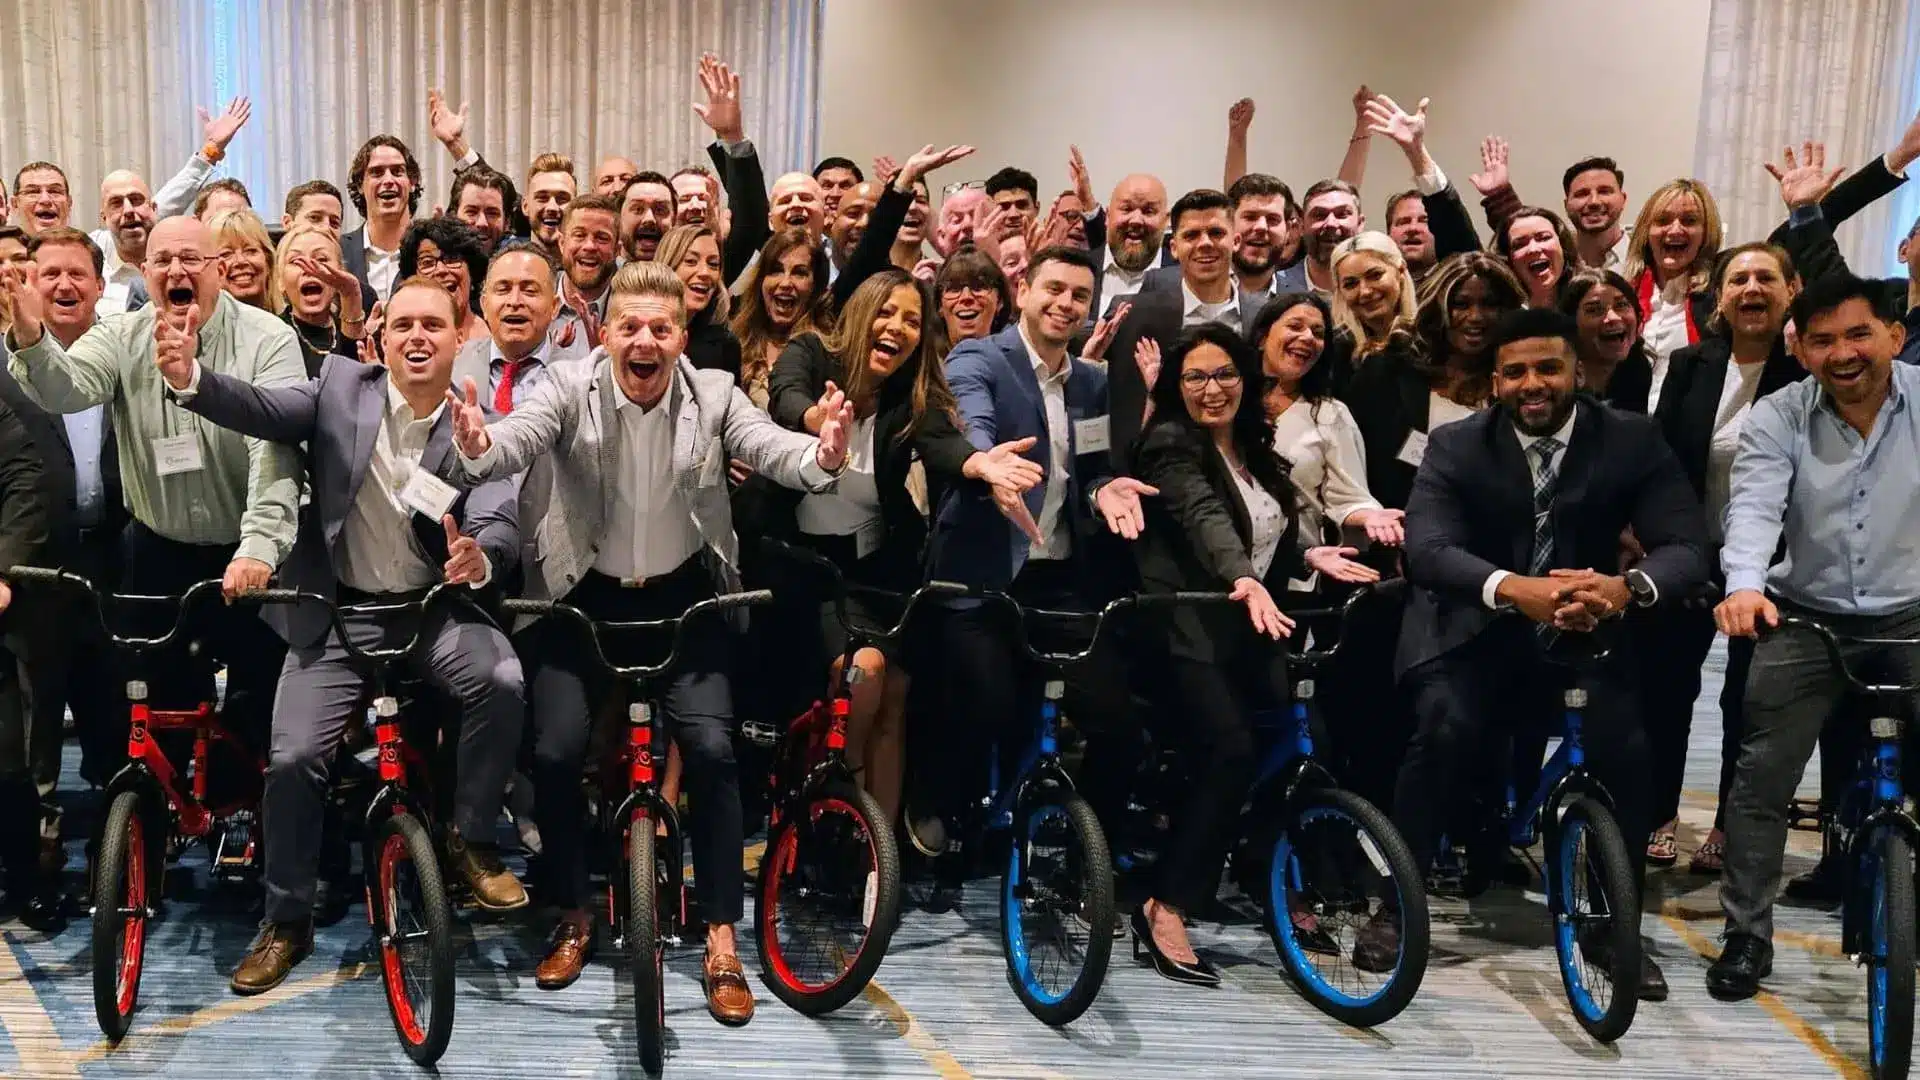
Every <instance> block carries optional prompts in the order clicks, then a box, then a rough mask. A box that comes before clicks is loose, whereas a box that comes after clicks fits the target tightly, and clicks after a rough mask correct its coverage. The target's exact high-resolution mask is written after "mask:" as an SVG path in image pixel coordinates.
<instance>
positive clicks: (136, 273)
mask: <svg viewBox="0 0 1920 1080" xmlns="http://www.w3.org/2000/svg"><path fill="white" fill-rule="evenodd" d="M94 231H95V232H98V233H102V234H105V233H106V230H105V229H96V230H94ZM96 243H100V250H101V252H103V253H104V254H105V261H104V262H103V264H102V267H101V270H100V276H101V278H102V279H103V280H104V281H105V282H106V285H105V286H104V287H103V288H102V289H101V290H100V298H99V299H98V300H95V301H94V302H93V319H94V321H95V322H99V321H100V320H101V319H104V318H106V317H107V316H109V315H119V314H121V313H123V312H125V311H126V310H127V294H128V293H130V292H132V291H133V285H134V283H135V282H137V281H139V280H140V266H139V264H137V263H130V262H126V261H124V260H122V259H121V258H120V249H119V248H117V247H115V246H114V243H113V237H112V235H110V234H109V235H106V236H105V239H104V242H100V240H99V239H98V238H96Z"/></svg>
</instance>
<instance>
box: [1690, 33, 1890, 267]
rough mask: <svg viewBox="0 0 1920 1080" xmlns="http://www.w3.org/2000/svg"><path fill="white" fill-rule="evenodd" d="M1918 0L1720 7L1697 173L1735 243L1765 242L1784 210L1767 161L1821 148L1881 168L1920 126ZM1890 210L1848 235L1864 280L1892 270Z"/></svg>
mask: <svg viewBox="0 0 1920 1080" xmlns="http://www.w3.org/2000/svg"><path fill="white" fill-rule="evenodd" d="M1914 6H1915V5H1914V4H1913V2H1912V0H1714V4H1713V14H1712V20H1711V23H1710V25H1709V28H1708V32H1707V65H1706V87H1705V92H1704V93H1703V94H1702V95H1701V99H1700V136H1699V147H1698V151H1697V157H1696V164H1695V173H1696V175H1697V176H1698V177H1699V178H1700V179H1701V180H1704V181H1705V182H1706V183H1707V186H1708V187H1709V188H1710V189H1711V190H1712V191H1713V193H1714V196H1715V198H1716V199H1717V200H1718V201H1719V203H1720V211H1721V214H1722V215H1723V216H1724V217H1725V219H1726V227H1727V228H1726V233H1727V239H1728V241H1729V242H1731V243H1738V242H1743V241H1746V240H1756V239H1760V238H1763V237H1765V236H1766V235H1767V233H1768V231H1769V230H1771V229H1772V228H1773V227H1774V225H1776V224H1778V223H1779V221H1780V220H1781V218H1782V217H1783V216H1784V215H1785V213H1786V210H1785V208H1784V207H1783V206H1782V205H1781V203H1780V194H1779V188H1778V186H1777V185H1776V184H1775V183H1774V182H1773V179H1772V177H1770V176H1768V175H1767V173H1766V170H1765V169H1764V168H1763V163H1764V162H1766V161H1770V160H1776V159H1777V158H1778V157H1779V154H1780V151H1781V149H1782V148H1783V147H1785V146H1788V145H1792V146H1795V147H1798V146H1799V145H1800V143H1801V142H1802V141H1803V140H1806V139H1817V140H1823V141H1825V143H1826V144H1827V162H1828V165H1829V166H1830V167H1831V166H1833V165H1835V164H1845V165H1847V166H1849V167H1858V166H1859V165H1861V164H1863V163H1865V162H1868V161H1871V160H1872V159H1873V158H1874V157H1876V156H1878V155H1879V154H1881V153H1883V152H1884V151H1886V150H1887V148H1888V147H1890V146H1892V145H1893V142H1894V140H1895V139H1896V138H1897V137H1898V135H1899V132H1900V131H1901V130H1902V128H1904V127H1905V125H1906V122H1907V121H1908V120H1909V119H1910V118H1911V116H1912V113H1911V108H1912V106H1911V104H1910V102H1911V97H1910V95H1909V93H1908V88H1909V87H1910V86H1911V84H1912V83H1913V80H1914V67H1915V64H1916V62H1920V54H1916V52H1915V50H1914V35H1913V33H1912V32H1911V27H1912V19H1913V10H1912V9H1913V8H1914ZM1890 211H1891V206H1890V200H1885V199H1883V200H1881V201H1880V202H1878V203H1876V204H1875V205H1874V206H1873V207H1871V208H1869V209H1868V210H1867V211H1865V212H1863V213H1861V214H1860V215H1858V216H1857V217H1855V218H1854V219H1853V220H1852V221H1850V222H1848V223H1847V224H1846V225H1845V226H1843V227H1842V228H1841V229H1840V231H1839V240H1840V244H1841V248H1842V250H1844V251H1845V253H1846V255H1847V257H1848V259H1849V261H1850V262H1851V263H1852V265H1853V266H1854V267H1855V268H1856V269H1857V270H1859V271H1860V272H1863V273H1865V272H1879V271H1880V269H1881V268H1882V267H1883V266H1884V265H1885V264H1886V263H1887V262H1889V261H1890V260H1891V257H1892V256H1891V249H1890V248H1889V247H1888V243H1887V238H1888V230H1889V226H1888V220H1889V213H1890Z"/></svg>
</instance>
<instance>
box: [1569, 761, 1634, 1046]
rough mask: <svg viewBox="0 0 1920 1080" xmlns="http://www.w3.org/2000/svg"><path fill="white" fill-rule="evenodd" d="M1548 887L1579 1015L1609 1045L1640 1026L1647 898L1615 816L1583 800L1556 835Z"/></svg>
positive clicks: (1575, 1011)
mask: <svg viewBox="0 0 1920 1080" xmlns="http://www.w3.org/2000/svg"><path fill="white" fill-rule="evenodd" d="M1554 837H1555V839H1554V850H1553V852H1552V859H1551V866H1552V868H1553V875H1552V880H1551V881H1549V883H1548V888H1550V889H1552V890H1553V891H1554V892H1555V894H1556V899H1557V901H1558V902H1557V904H1556V905H1555V909H1554V911H1555V914H1554V935H1553V948H1554V952H1555V953H1556V954H1558V956H1559V959H1560V979H1561V981H1562V982H1563V983H1564V984H1565V985H1566V991H1567V1003H1568V1004H1569V1005H1571V1006H1572V1007H1573V1017H1574V1019H1575V1020H1578V1021H1579V1022H1580V1026H1581V1027H1583V1028H1585V1029H1587V1033H1588V1034H1589V1035H1592V1036H1593V1037H1594V1038H1596V1039H1598V1040H1600V1041H1601V1042H1612V1041H1614V1040H1615V1039H1618V1038H1619V1037H1620V1036H1622V1035H1625V1034H1626V1033H1627V1029H1628V1028H1630V1027H1632V1026H1633V1013H1634V1010H1635V1009H1636V1008H1637V1007H1638V1006H1639V1001H1640V998H1639V988H1640V899H1639V893H1638V892H1637V890H1636V889H1635V887H1634V864H1633V863H1632V862H1631V861H1630V858H1629V856H1628V853H1627V842H1626V839H1625V838H1624V837H1622V836H1621V834H1620V826H1619V824H1617V823H1616V822H1615V821H1614V819H1613V814H1612V813H1611V812H1610V811H1609V810H1608V809H1607V808H1606V807H1605V806H1604V805H1602V804H1601V803H1600V802H1599V801H1598V800H1596V799H1593V798H1591V797H1589V796H1586V795H1581V796H1577V797H1576V798H1574V800H1573V801H1572V802H1571V803H1570V804H1568V806H1567V809H1566V812H1565V813H1564V814H1563V815H1562V816H1561V818H1560V826H1559V829H1558V831H1557V832H1556V833H1555V834H1554Z"/></svg>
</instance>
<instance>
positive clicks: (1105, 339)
mask: <svg viewBox="0 0 1920 1080" xmlns="http://www.w3.org/2000/svg"><path fill="white" fill-rule="evenodd" d="M1132 310H1133V301H1131V300H1122V301H1120V302H1119V303H1117V304H1115V305H1113V310H1112V311H1111V312H1109V313H1108V315H1107V317H1106V318H1104V319H1101V320H1100V321H1098V322H1096V323H1094V324H1093V333H1091V334H1089V335H1087V347H1086V348H1085V349H1084V350H1082V351H1081V353H1080V358H1081V359H1082V360H1104V359H1106V356H1107V347H1108V346H1109V345H1112V344H1113V335H1114V334H1116V333H1118V332H1119V330H1120V324H1121V323H1122V322H1125V321H1126V318H1127V312H1129V311H1132ZM1141 340H1142V341H1145V340H1147V339H1145V338H1142V339H1141ZM1157 347H1158V346H1156V348H1157ZM1134 357H1135V360H1136V362H1137V361H1138V358H1139V350H1137V349H1136V350H1135V351H1134ZM1154 365H1155V366H1154V371H1155V372H1156V373H1157V372H1158V371H1159V359H1158V357H1156V358H1155V360H1154ZM1144 374H1145V372H1142V375H1144ZM1147 387H1148V389H1152V387H1153V384H1152V383H1151V382H1149V383H1148V384H1147Z"/></svg>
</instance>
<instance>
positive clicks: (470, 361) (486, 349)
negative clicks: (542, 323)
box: [453, 338, 590, 567]
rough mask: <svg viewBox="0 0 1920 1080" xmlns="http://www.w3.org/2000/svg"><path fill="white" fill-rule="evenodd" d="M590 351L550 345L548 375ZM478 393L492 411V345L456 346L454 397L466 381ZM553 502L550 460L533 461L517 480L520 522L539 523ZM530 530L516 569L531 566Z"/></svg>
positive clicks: (575, 346)
mask: <svg viewBox="0 0 1920 1080" xmlns="http://www.w3.org/2000/svg"><path fill="white" fill-rule="evenodd" d="M589 351H590V350H588V349H585V348H582V347H580V345H579V343H578V342H576V343H575V344H573V345H570V346H568V347H566V348H564V349H563V348H561V347H560V346H558V345H551V346H549V347H548V349H547V365H548V372H547V373H548V375H549V376H550V375H551V374H552V369H553V368H554V367H556V366H558V365H562V364H572V365H580V364H581V361H583V360H585V359H586V358H587V354H588V353H589ZM468 379H472V380H473V385H474V386H476V387H478V388H479V390H480V403H481V404H482V405H484V406H485V407H486V408H488V409H489V410H491V409H492V408H493V341H492V339H490V338H489V339H482V340H479V341H469V342H467V343H466V344H465V345H462V346H460V351H459V352H458V353H456V354H455V355H454V358H453V390H454V393H456V394H459V393H465V392H466V386H467V380H468ZM552 498H553V456H552V455H551V454H547V455H543V456H541V457H539V458H536V459H535V460H534V462H533V464H532V465H530V466H528V467H527V471H526V474H525V475H524V476H522V477H521V479H520V520H521V521H539V520H540V519H541V518H544V517H546V516H547V504H548V502H549V501H550V500H551V499H552ZM533 554H534V553H533V530H531V529H528V530H526V531H525V532H523V533H521V535H520V565H521V566H522V567H532V566H533V561H534V560H533Z"/></svg>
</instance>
